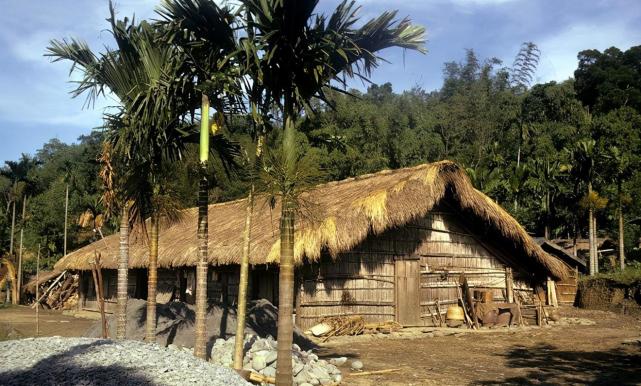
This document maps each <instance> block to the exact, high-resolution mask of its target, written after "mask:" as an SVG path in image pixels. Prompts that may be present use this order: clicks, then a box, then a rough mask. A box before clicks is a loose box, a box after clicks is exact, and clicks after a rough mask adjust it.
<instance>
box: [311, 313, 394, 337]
mask: <svg viewBox="0 0 641 386" xmlns="http://www.w3.org/2000/svg"><path fill="white" fill-rule="evenodd" d="M401 328H402V326H401V325H400V324H398V323H397V322H394V321H387V322H379V323H365V320H364V319H363V317H362V316H360V315H353V316H332V317H327V318H323V319H321V322H320V323H319V324H317V325H316V326H314V327H312V328H311V330H310V333H311V334H313V335H315V336H318V337H322V338H323V342H326V341H327V340H329V338H331V337H333V336H342V335H361V334H376V333H382V334H390V333H392V332H394V331H398V330H400V329H401Z"/></svg>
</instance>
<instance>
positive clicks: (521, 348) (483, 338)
mask: <svg viewBox="0 0 641 386" xmlns="http://www.w3.org/2000/svg"><path fill="white" fill-rule="evenodd" d="M562 315H563V316H566V317H580V318H587V319H590V320H592V321H594V322H595V323H596V324H595V325H591V326H585V325H572V326H551V327H549V328H537V327H532V328H527V329H518V328H516V329H509V330H508V329H506V328H504V329H501V330H494V331H492V330H486V331H480V332H471V333H466V334H457V335H450V336H441V337H431V338H425V337H421V335H420V334H417V335H416V336H414V337H407V338H394V337H392V338H376V337H372V338H370V339H366V338H365V337H351V341H350V340H349V339H346V338H345V337H341V339H340V340H338V341H336V342H334V343H332V342H331V341H330V342H328V344H326V345H325V347H324V348H323V350H322V354H323V355H322V356H329V357H331V356H336V355H343V356H347V357H348V358H358V359H360V360H361V361H362V362H363V364H364V368H363V371H376V370H384V369H394V368H396V369H400V371H397V372H393V373H389V374H384V375H372V376H358V375H354V374H357V373H355V372H354V373H351V374H350V373H349V370H348V369H346V368H343V369H342V370H343V374H344V380H345V382H344V384H345V385H359V386H360V385H389V386H397V385H398V386H400V385H505V384H513V385H559V384H563V385H566V384H569V385H572V384H581V385H584V384H593V385H637V384H641V345H638V344H637V345H624V344H622V342H623V341H624V340H626V339H630V338H641V320H639V319H635V318H632V317H629V316H621V315H615V314H613V313H609V312H603V311H589V310H579V309H575V308H564V309H563V310H562ZM423 330H425V331H426V329H423ZM423 334H425V333H423ZM355 338H360V339H355Z"/></svg>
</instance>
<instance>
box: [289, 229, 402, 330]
mask: <svg viewBox="0 0 641 386" xmlns="http://www.w3.org/2000/svg"><path fill="white" fill-rule="evenodd" d="M390 236H391V235H390ZM394 248H395V246H394V239H393V238H385V235H384V236H381V237H379V238H373V237H370V238H369V239H368V240H366V241H365V242H364V243H362V244H361V245H359V246H358V247H357V248H355V249H354V250H352V251H350V252H348V253H342V254H340V255H339V256H338V258H337V259H336V261H332V259H331V258H330V257H329V256H324V257H323V258H322V262H321V263H320V264H313V265H307V266H305V268H304V269H303V270H301V271H299V277H300V278H299V279H298V282H299V285H298V291H297V294H296V295H297V299H296V302H297V314H296V324H297V325H298V326H299V327H300V328H303V329H306V328H309V327H311V326H313V325H314V324H316V323H318V322H319V321H320V319H322V318H324V317H327V316H341V315H362V316H364V317H365V318H366V319H367V320H370V321H381V322H382V321H388V320H394V319H395V309H394V259H393V258H394V254H395V253H394Z"/></svg>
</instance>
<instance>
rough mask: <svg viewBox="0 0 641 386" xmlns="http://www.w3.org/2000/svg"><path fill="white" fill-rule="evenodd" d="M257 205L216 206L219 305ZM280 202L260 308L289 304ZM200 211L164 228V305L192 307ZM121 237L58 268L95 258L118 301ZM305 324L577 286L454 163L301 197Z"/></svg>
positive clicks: (85, 285) (260, 264)
mask: <svg viewBox="0 0 641 386" xmlns="http://www.w3.org/2000/svg"><path fill="white" fill-rule="evenodd" d="M246 205H247V201H246V200H245V199H243V200H237V201H231V202H225V203H220V204H214V205H210V207H209V233H210V234H209V257H208V260H209V262H210V264H211V266H212V267H211V269H210V278H209V284H208V292H209V293H208V296H209V298H210V300H216V301H222V302H228V303H234V302H235V299H236V294H237V288H238V271H239V268H238V263H239V261H240V257H241V253H242V230H243V226H244V223H245V217H244V216H245V207H246ZM279 205H280V204H279V203H278V202H277V203H276V205H275V207H272V206H271V205H270V204H269V202H268V199H267V198H261V197H259V198H258V199H257V200H256V207H255V210H254V217H253V219H252V220H253V222H252V230H251V234H252V244H251V253H250V260H251V264H252V275H251V278H250V290H249V294H250V295H251V296H252V298H267V299H268V300H270V301H272V302H273V303H276V302H277V300H278V293H277V292H278V282H277V280H278V259H279V255H280V243H279V239H278V236H279V232H278V229H279V227H278V220H279V219H278V217H279V216H278V213H280V208H279ZM196 216H197V210H196V208H191V209H187V210H185V211H184V215H183V220H182V221H181V222H180V223H177V224H174V225H172V226H169V227H167V228H165V229H162V230H161V233H160V244H159V254H158V265H159V267H160V271H159V287H160V288H161V290H160V291H159V296H162V297H163V299H164V301H169V300H171V299H179V300H185V301H188V302H189V301H193V295H194V292H195V270H194V266H195V264H196V262H197V260H198V258H197V245H198V244H197V240H196V223H197V221H196ZM144 239H145V238H144V237H141V235H139V234H138V235H137V236H136V235H134V236H132V238H131V246H130V268H131V270H130V278H129V285H130V288H129V293H130V296H132V297H140V298H145V297H146V293H145V292H146V264H147V256H148V247H147V245H145V243H144ZM118 242H119V241H118V235H111V236H108V237H106V238H105V239H104V240H103V241H99V242H96V243H93V244H91V245H88V246H86V247H84V248H81V249H79V250H77V251H75V252H72V253H70V254H68V255H67V256H66V257H65V258H63V259H61V260H60V261H59V262H58V263H57V264H56V268H57V269H58V270H65V269H68V270H80V271H84V272H86V271H87V270H90V269H91V262H92V261H93V259H94V256H95V255H96V254H100V255H101V262H102V263H101V264H102V267H103V268H104V269H105V273H104V277H105V280H104V283H105V284H104V285H105V286H106V288H105V290H104V291H103V292H104V294H105V297H106V300H107V303H108V307H107V309H108V310H109V303H110V302H115V293H116V268H117V259H118ZM295 242H296V245H295V260H296V264H297V270H296V283H297V289H296V292H295V295H296V296H295V303H296V304H295V309H296V321H297V324H298V325H299V326H300V327H301V328H308V327H310V326H312V325H314V324H316V323H318V322H319V321H320V320H321V319H322V318H324V317H327V316H344V315H361V316H363V317H364V318H365V320H366V321H371V322H383V321H390V320H394V321H397V322H399V323H400V324H402V325H405V326H410V325H431V324H433V323H434V318H433V313H434V312H436V308H437V306H438V305H440V306H442V307H443V309H446V307H447V305H450V304H455V303H457V302H458V299H459V294H458V288H459V285H460V283H459V277H460V276H461V274H464V275H465V277H466V278H467V282H468V284H469V286H470V287H471V288H472V289H473V290H484V291H487V292H490V293H491V294H492V297H493V298H494V299H496V300H497V301H508V300H510V301H512V300H513V299H520V301H521V302H522V303H525V302H528V301H532V300H533V298H535V297H536V295H537V294H540V293H545V290H544V288H545V286H546V283H547V282H548V279H553V280H562V279H565V278H567V277H568V274H569V271H570V269H569V267H568V265H567V264H566V263H564V262H563V261H562V260H560V259H559V258H557V257H555V256H553V255H551V254H549V253H547V252H545V251H544V250H543V249H542V248H541V246H540V245H539V244H537V243H536V242H535V241H534V240H533V239H532V237H530V236H529V235H528V234H527V232H526V231H525V230H524V229H523V227H522V226H521V225H520V224H519V223H518V222H517V221H516V220H515V219H514V218H512V217H511V216H510V215H509V214H508V213H507V212H506V211H505V210H504V209H503V208H501V207H500V206H499V205H498V204H496V203H495V202H494V201H492V200H491V199H490V198H489V197H487V196H486V195H484V194H483V193H481V192H479V191H478V190H476V189H474V187H473V186H472V184H471V183H470V180H469V178H468V177H467V175H466V174H465V172H464V171H463V170H462V168H460V167H459V166H458V165H456V164H455V163H453V162H450V161H441V162H436V163H431V164H423V165H419V166H416V167H411V168H405V169H398V170H386V171H382V172H379V173H374V174H369V175H364V176H359V177H356V178H350V179H346V180H343V181H338V182H331V183H327V184H323V185H319V186H317V187H315V188H312V189H310V190H309V191H307V192H306V193H304V194H303V195H302V196H301V197H300V208H299V214H298V216H297V224H296V236H295ZM89 277H90V275H87V274H86V273H85V274H84V275H82V278H83V279H82V280H81V297H80V302H79V303H80V306H81V307H89V308H95V306H96V304H95V295H93V294H92V292H93V290H92V285H89V282H88V279H89Z"/></svg>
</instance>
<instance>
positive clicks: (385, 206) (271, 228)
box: [56, 161, 566, 277]
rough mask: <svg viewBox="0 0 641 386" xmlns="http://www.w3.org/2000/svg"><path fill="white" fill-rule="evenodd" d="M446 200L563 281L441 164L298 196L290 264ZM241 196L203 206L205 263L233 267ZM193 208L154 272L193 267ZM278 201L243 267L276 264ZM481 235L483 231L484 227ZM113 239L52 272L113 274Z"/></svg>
mask: <svg viewBox="0 0 641 386" xmlns="http://www.w3.org/2000/svg"><path fill="white" fill-rule="evenodd" d="M446 196H448V197H451V200H450V201H452V202H453V204H454V206H456V207H457V209H458V210H460V211H461V212H463V213H465V214H467V213H469V214H471V215H473V217H475V218H476V220H477V221H478V222H479V223H480V224H482V226H483V227H485V228H489V229H491V230H492V231H493V232H494V233H495V234H496V236H497V237H498V238H500V239H501V240H500V242H501V244H503V245H505V246H506V247H507V249H508V250H510V251H514V252H516V253H518V255H517V256H519V258H522V259H525V260H524V263H526V264H525V265H526V266H528V267H529V268H534V269H538V270H541V271H543V273H545V274H549V275H551V276H554V277H564V276H565V272H566V268H565V265H564V264H563V263H562V262H561V261H559V260H558V259H556V258H555V257H552V256H550V255H549V254H547V253H545V252H544V251H543V250H542V249H541V247H540V246H539V245H538V244H537V243H536V242H534V240H533V239H532V238H531V237H530V236H529V235H528V234H527V232H526V231H525V230H524V229H523V227H522V226H521V225H520V224H519V223H518V222H517V221H516V220H515V219H514V218H512V216H510V215H509V214H508V213H507V212H506V211H505V210H504V209H503V208H501V207H500V206H499V205H498V204H496V203H495V202H494V201H492V200H491V199H490V198H489V197H487V196H486V195H485V194H483V193H481V192H479V191H477V190H476V189H474V187H473V186H472V184H471V183H470V180H469V178H468V176H467V175H466V174H465V172H464V171H463V170H462V169H461V168H460V167H459V166H458V165H456V164H455V163H453V162H451V161H441V162H436V163H431V164H423V165H419V166H415V167H411V168H405V169H398V170H385V171H381V172H378V173H374V174H369V175H364V176H359V177H355V178H349V179H346V180H343V181H338V182H330V183H327V184H322V185H319V186H317V187H315V188H312V189H310V190H309V191H308V192H306V193H304V194H303V195H301V197H300V198H301V202H302V204H301V215H299V216H298V219H297V225H296V236H295V241H296V245H295V259H296V263H297V264H302V263H303V261H305V259H307V261H315V260H317V259H318V258H319V257H320V256H321V252H322V251H324V250H326V251H328V252H329V253H330V255H332V256H336V255H337V254H338V253H340V252H344V251H348V250H350V249H351V248H353V247H354V246H356V245H357V244H359V243H360V242H362V241H363V240H364V239H365V238H366V237H367V236H368V235H370V234H372V233H373V234H380V233H382V232H384V231H386V230H388V229H392V228H395V227H399V226H402V225H405V224H407V223H408V222H410V221H412V220H414V219H417V218H420V217H422V216H425V215H426V214H427V213H428V212H429V211H430V210H431V209H432V208H433V207H434V206H435V205H437V204H438V203H439V202H441V201H442V200H443V198H445V197H446ZM246 205H247V200H246V199H241V200H236V201H231V202H225V203H220V204H213V205H210V206H209V257H208V260H209V262H210V263H211V264H213V265H222V264H230V263H238V262H239V260H240V256H241V254H242V231H243V227H244V223H245V213H246V211H245V209H246ZM196 216H197V209H196V208H191V209H186V210H185V211H184V216H183V219H182V221H181V222H180V223H177V224H173V225H171V226H169V227H167V228H166V229H161V233H160V241H159V252H158V254H159V256H158V265H159V267H179V266H192V265H195V264H196V262H197V259H198V257H197V256H198V253H197V245H198V243H197V239H196V222H197V221H196ZM279 217H280V203H279V202H276V206H275V207H274V208H273V209H272V208H271V206H270V205H269V204H268V202H267V198H265V197H258V198H257V200H256V207H255V209H254V215H253V218H252V229H251V234H252V245H251V256H250V259H251V263H252V264H264V263H278V259H279V254H280V244H279V240H278V234H279V232H278V225H279V223H278V221H279ZM486 231H487V230H486ZM143 241H144V238H142V237H132V238H131V239H130V257H129V264H130V267H131V268H144V267H145V266H146V263H147V256H148V248H147V245H146V243H145V242H143ZM118 242H119V240H118V235H117V234H116V235H111V236H108V237H106V238H105V239H104V240H101V241H97V242H95V243H93V244H91V245H88V246H85V247H83V248H81V249H79V250H77V251H75V252H72V253H70V254H68V255H67V256H66V257H65V258H63V259H61V260H60V261H59V262H58V263H57V264H56V269H58V270H63V269H83V270H85V269H90V262H91V261H92V260H93V259H94V251H97V252H98V253H100V254H101V256H102V266H103V267H106V268H111V269H115V268H116V267H117V257H118Z"/></svg>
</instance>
